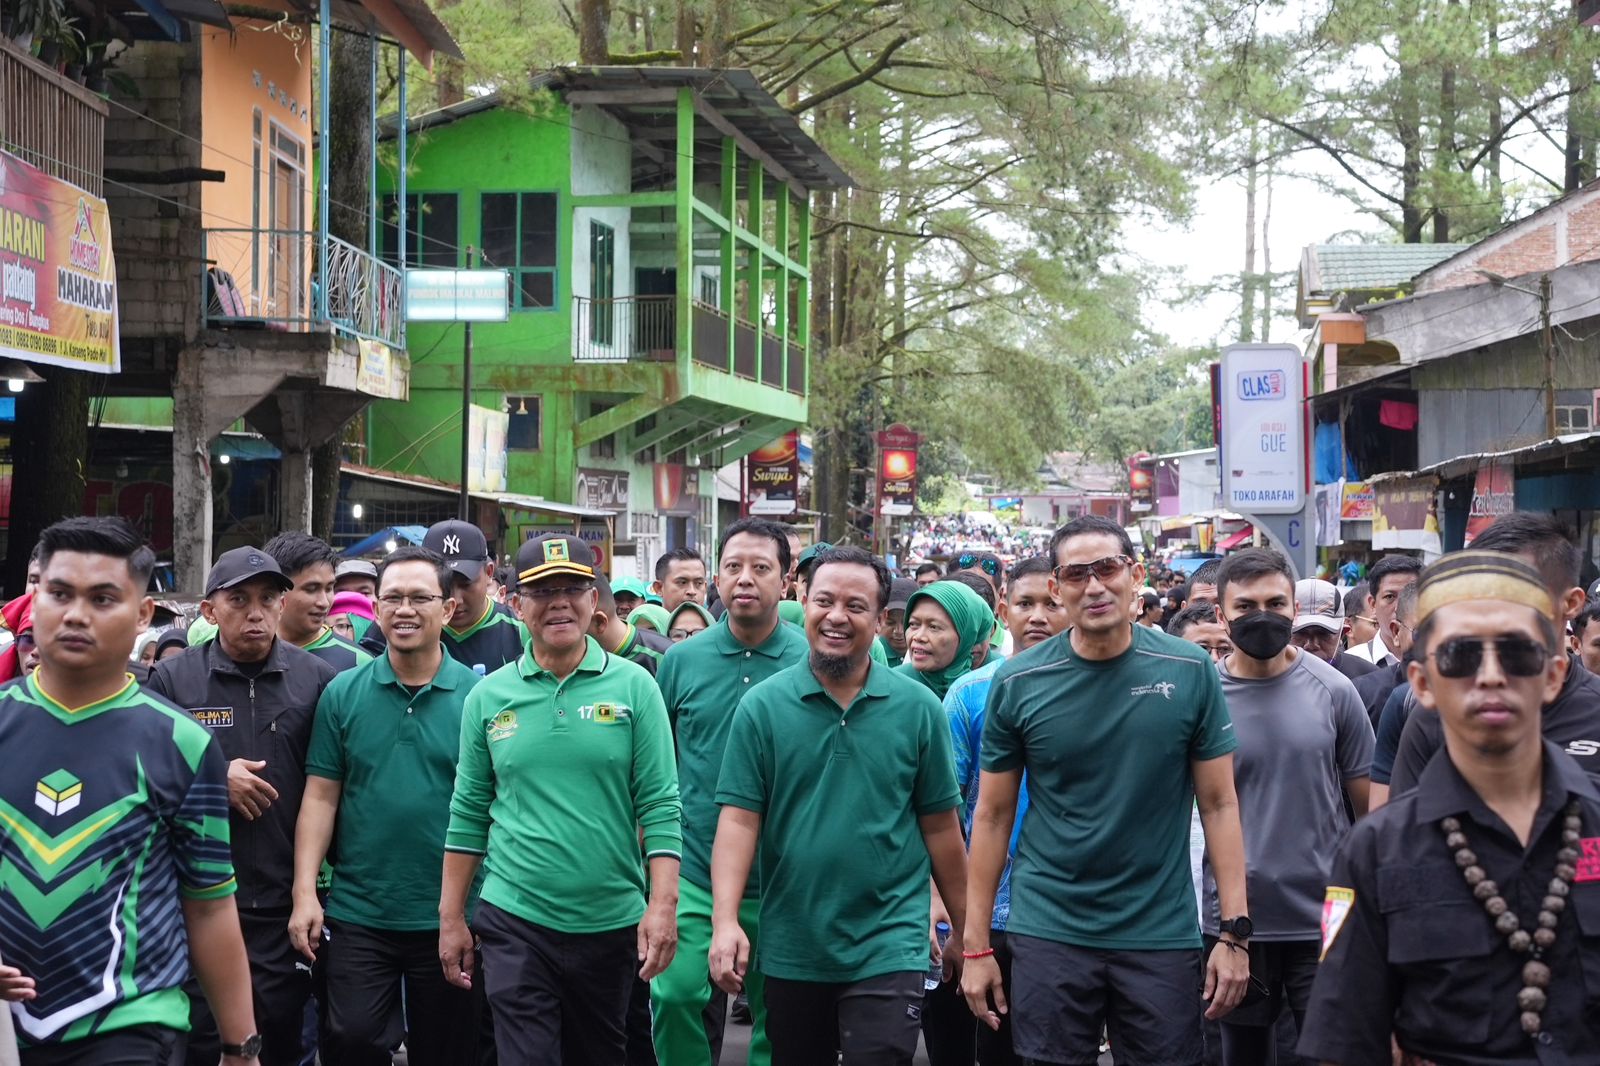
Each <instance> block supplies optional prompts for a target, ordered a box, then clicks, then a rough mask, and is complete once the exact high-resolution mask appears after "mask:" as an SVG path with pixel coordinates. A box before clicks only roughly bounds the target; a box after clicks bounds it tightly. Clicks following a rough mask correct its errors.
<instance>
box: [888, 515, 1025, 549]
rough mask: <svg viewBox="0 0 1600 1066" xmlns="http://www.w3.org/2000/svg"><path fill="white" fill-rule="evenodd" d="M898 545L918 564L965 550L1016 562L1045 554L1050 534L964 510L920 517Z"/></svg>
mask: <svg viewBox="0 0 1600 1066" xmlns="http://www.w3.org/2000/svg"><path fill="white" fill-rule="evenodd" d="M898 542H899V544H900V545H901V546H902V548H903V550H902V555H903V556H904V557H906V558H910V559H914V560H919V561H927V560H939V559H952V558H954V557H956V556H957V555H960V554H961V553H962V552H963V551H988V552H992V553H994V554H996V555H999V556H1002V557H1003V558H1006V559H1010V560H1016V559H1024V558H1027V557H1029V556H1033V555H1038V554H1040V553H1042V552H1043V551H1044V550H1045V546H1046V545H1048V544H1049V543H1050V532H1049V531H1048V530H1040V529H1030V528H1027V527H1025V526H1019V525H1013V524H1012V523H1009V522H1006V521H1004V520H1003V519H1000V518H998V517H996V516H995V515H994V514H993V513H991V512H988V511H964V512H961V513H959V514H952V515H941V516H937V517H926V518H919V519H917V520H915V521H914V522H912V523H911V524H910V526H909V528H907V529H905V530H903V531H901V532H900V533H899V534H898Z"/></svg>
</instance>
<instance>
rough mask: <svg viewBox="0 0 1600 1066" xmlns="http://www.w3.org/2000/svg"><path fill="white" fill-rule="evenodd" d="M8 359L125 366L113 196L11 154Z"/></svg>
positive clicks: (2, 163) (1, 171) (0, 227)
mask: <svg viewBox="0 0 1600 1066" xmlns="http://www.w3.org/2000/svg"><path fill="white" fill-rule="evenodd" d="M0 358H5V359H21V360H24V361H26V362H30V363H49V364H50V365H52V366H65V367H71V368H72V369H74V370H89V371H94V372H96V373H100V374H115V373H117V372H118V371H119V370H121V369H122V352H121V348H120V346H119V343H118V336H117V268H116V261H115V260H114V259H113V258H112V255H111V219H110V215H109V214H108V213H107V211H106V204H105V201H104V200H101V199H100V198H99V197H96V196H94V195H92V194H90V193H88V192H85V191H84V190H83V189H80V188H78V187H77V186H76V185H72V184H69V183H68V182H65V181H62V180H61V179H59V178H53V177H51V176H50V175H49V174H46V173H45V172H44V171H42V170H40V169H38V168H37V167H34V166H30V165H29V164H27V163H24V162H23V161H22V160H20V159H18V158H17V157H16V156H14V155H12V154H10V153H9V152H5V151H0Z"/></svg>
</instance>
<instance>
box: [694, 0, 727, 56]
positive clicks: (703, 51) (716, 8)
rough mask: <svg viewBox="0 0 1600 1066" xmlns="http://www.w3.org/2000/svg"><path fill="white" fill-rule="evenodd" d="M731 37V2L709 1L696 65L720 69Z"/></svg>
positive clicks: (722, 0) (723, 0)
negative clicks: (708, 11)
mask: <svg viewBox="0 0 1600 1066" xmlns="http://www.w3.org/2000/svg"><path fill="white" fill-rule="evenodd" d="M732 35H733V0H711V12H710V14H708V15H707V16H706V24H705V28H704V34H703V35H702V37H701V40H700V54H699V55H698V56H697V57H696V60H695V62H696V64H697V65H698V66H702V67H720V66H722V65H723V64H724V63H725V62H726V61H727V52H728V38H729V37H730V36H732Z"/></svg>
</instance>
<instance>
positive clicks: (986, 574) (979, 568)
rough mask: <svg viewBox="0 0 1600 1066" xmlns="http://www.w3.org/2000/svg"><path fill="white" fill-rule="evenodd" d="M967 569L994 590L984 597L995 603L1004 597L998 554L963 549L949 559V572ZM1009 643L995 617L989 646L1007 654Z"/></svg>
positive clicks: (1004, 629) (1006, 634)
mask: <svg viewBox="0 0 1600 1066" xmlns="http://www.w3.org/2000/svg"><path fill="white" fill-rule="evenodd" d="M969 571H970V572H971V573H974V574H977V575H978V576H979V577H981V578H983V579H984V580H985V581H987V582H988V583H989V587H990V588H991V589H993V590H994V595H993V596H992V597H991V596H985V597H984V598H985V599H993V600H994V601H995V602H996V603H999V602H1001V601H1002V600H1003V599H1004V598H1005V587H1006V581H1005V569H1004V564H1003V563H1001V562H1000V556H998V555H996V554H995V553H994V552H983V551H964V552H962V553H961V554H959V555H957V556H956V557H955V558H954V559H952V560H950V571H949V573H950V574H960V573H964V572H969ZM946 576H949V575H946ZM1010 643H1011V634H1010V633H1008V632H1006V627H1005V624H1004V623H1003V622H1001V621H1000V619H999V618H996V619H995V621H994V630H993V632H991V633H990V634H989V646H990V647H992V648H998V649H1000V651H1001V652H1002V653H1003V654H1007V655H1009V654H1010V653H1011V648H1010V647H1009V645H1010Z"/></svg>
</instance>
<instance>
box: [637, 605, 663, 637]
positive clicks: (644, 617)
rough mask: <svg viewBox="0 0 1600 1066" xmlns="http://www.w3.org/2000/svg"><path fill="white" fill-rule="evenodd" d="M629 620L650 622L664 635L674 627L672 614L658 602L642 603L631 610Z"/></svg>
mask: <svg viewBox="0 0 1600 1066" xmlns="http://www.w3.org/2000/svg"><path fill="white" fill-rule="evenodd" d="M628 621H630V622H648V623H649V624H650V625H651V626H654V627H655V631H656V632H657V633H658V634H660V635H661V636H663V637H664V636H666V635H667V630H669V629H671V628H672V616H671V615H669V614H668V613H667V609H666V608H665V607H663V606H661V605H660V604H658V603H641V604H640V605H639V606H637V607H635V608H634V609H633V610H632V611H631V612H629V614H628Z"/></svg>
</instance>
